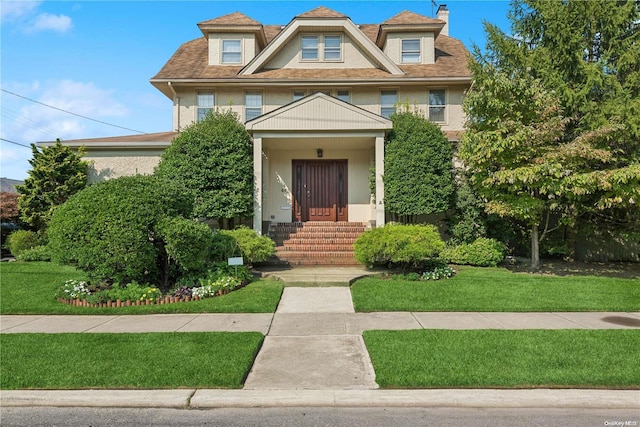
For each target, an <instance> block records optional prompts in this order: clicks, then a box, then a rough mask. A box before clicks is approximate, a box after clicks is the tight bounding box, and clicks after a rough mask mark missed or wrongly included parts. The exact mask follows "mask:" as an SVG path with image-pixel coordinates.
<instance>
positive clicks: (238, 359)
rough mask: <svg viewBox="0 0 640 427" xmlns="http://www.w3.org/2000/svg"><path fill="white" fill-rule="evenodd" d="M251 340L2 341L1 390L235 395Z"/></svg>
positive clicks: (217, 336)
mask: <svg viewBox="0 0 640 427" xmlns="http://www.w3.org/2000/svg"><path fill="white" fill-rule="evenodd" d="M263 338H264V337H263V335H262V334H260V333H257V332H244V333H238V332H233V333H232V332H180V333H140V334H76V333H74V334H3V335H2V336H0V339H1V340H2V358H1V359H0V384H1V387H2V389H82V388H107V389H109V388H112V389H132V388H141V389H156V388H184V387H193V388H196V387H198V388H240V387H242V384H243V383H244V380H245V378H246V376H247V375H248V373H249V369H250V368H251V365H252V364H253V360H254V358H255V356H256V355H257V353H258V350H259V349H260V346H261V345H262V341H263Z"/></svg>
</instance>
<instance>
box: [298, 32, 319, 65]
mask: <svg viewBox="0 0 640 427" xmlns="http://www.w3.org/2000/svg"><path fill="white" fill-rule="evenodd" d="M302 60H303V61H317V60H318V36H302Z"/></svg>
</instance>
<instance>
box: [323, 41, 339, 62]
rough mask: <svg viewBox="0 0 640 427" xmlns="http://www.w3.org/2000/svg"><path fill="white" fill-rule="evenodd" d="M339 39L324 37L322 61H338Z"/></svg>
mask: <svg viewBox="0 0 640 427" xmlns="http://www.w3.org/2000/svg"><path fill="white" fill-rule="evenodd" d="M340 44H341V38H340V36H324V60H325V61H340V60H341V59H342V53H341V52H340Z"/></svg>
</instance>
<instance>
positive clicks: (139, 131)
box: [0, 89, 146, 133]
mask: <svg viewBox="0 0 640 427" xmlns="http://www.w3.org/2000/svg"><path fill="white" fill-rule="evenodd" d="M0 90H1V91H2V92H5V93H8V94H9V95H13V96H17V97H18V98H22V99H26V100H27V101H31V102H35V103H36V104H40V105H44V106H45V107H48V108H53V109H54V110H58V111H62V112H63V113H67V114H71V115H74V116H77V117H81V118H83V119H87V120H91V121H93V122H97V123H101V124H103V125H107V126H113V127H116V128H120V129H124V130H129V131H131V132H137V133H146V132H142V131H141V130H135V129H131V128H126V127H124V126H118V125H114V124H111V123H107V122H103V121H102V120H97V119H92V118H91V117H87V116H83V115H82V114H77V113H74V112H71V111H67V110H63V109H62V108H58V107H54V106H53V105H48V104H45V103H42V102H40V101H36V100H35V99H31V98H27V97H26V96H22V95H19V94H17V93H13V92H10V91H8V90H6V89H0Z"/></svg>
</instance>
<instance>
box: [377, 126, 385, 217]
mask: <svg viewBox="0 0 640 427" xmlns="http://www.w3.org/2000/svg"><path fill="white" fill-rule="evenodd" d="M383 175H384V135H382V136H376V227H382V226H384V221H385V218H384V182H383V181H382V176H383Z"/></svg>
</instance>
